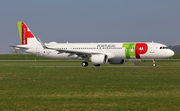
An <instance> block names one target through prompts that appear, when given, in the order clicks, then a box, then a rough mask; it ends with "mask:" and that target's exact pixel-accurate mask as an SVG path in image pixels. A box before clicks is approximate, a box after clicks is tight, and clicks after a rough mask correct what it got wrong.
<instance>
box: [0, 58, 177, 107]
mask: <svg viewBox="0 0 180 111" xmlns="http://www.w3.org/2000/svg"><path fill="white" fill-rule="evenodd" d="M141 63H142V64H143V66H140V67H139V66H135V65H134V63H133V62H126V63H125V64H124V65H115V66H116V67H112V65H110V64H107V65H103V66H102V67H91V66H93V65H92V64H90V67H85V68H84V67H76V66H80V64H81V61H0V106H1V107H0V110H1V111H3V110H5V111H8V110H12V111H16V110H17V111H24V110H27V111H32V110H34V111H37V110H38V111H40V110H47V111H55V110H66V111H68V110H73V111H74V110H77V111H79V110H98V111H99V110H109V111H112V110H121V111H125V110H128V111H129V110H133V111H134V110H135V111H139V110H149V111H150V110H156V111H163V110H164V111H175V110H177V111H179V110H180V104H179V103H180V62H178V61H162V62H161V61H157V62H156V63H157V67H151V64H152V62H141ZM50 66H51V67H50ZM60 66H71V67H60ZM106 66H109V67H106Z"/></svg>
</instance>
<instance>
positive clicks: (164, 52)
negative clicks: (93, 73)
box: [24, 42, 174, 59]
mask: <svg viewBox="0 0 180 111" xmlns="http://www.w3.org/2000/svg"><path fill="white" fill-rule="evenodd" d="M123 44H128V45H129V44H130V43H54V42H53V43H49V44H46V46H48V47H50V48H54V49H60V50H71V51H80V52H81V51H82V52H93V53H95V52H97V53H103V54H106V55H107V56H108V59H162V58H168V57H171V56H173V55H174V52H173V51H172V50H170V49H168V48H167V46H165V45H163V44H160V43H143V44H147V46H146V47H144V46H139V47H137V46H135V45H134V46H133V45H131V46H123ZM131 44H139V43H131ZM140 44H141V43H140ZM28 47H30V48H29V49H28V50H24V51H25V52H28V53H31V54H35V55H37V56H43V57H48V58H54V59H83V58H80V57H78V56H77V55H76V54H74V55H73V54H70V53H65V52H62V53H61V52H60V51H56V50H51V49H43V47H42V46H41V44H34V45H30V46H28ZM146 48H147V49H146ZM137 49H138V51H139V57H137V55H136V51H137ZM143 50H146V52H145V53H142V52H143ZM134 54H135V55H134Z"/></svg>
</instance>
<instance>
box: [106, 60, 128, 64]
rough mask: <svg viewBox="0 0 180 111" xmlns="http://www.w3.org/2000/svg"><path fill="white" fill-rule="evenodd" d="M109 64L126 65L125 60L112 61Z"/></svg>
mask: <svg viewBox="0 0 180 111" xmlns="http://www.w3.org/2000/svg"><path fill="white" fill-rule="evenodd" d="M109 62H110V64H124V63H125V60H124V59H110V60H109Z"/></svg>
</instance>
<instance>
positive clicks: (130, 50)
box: [122, 43, 136, 59]
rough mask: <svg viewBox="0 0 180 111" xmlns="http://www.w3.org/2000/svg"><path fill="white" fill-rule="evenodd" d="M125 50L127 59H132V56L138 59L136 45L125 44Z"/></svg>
mask: <svg viewBox="0 0 180 111" xmlns="http://www.w3.org/2000/svg"><path fill="white" fill-rule="evenodd" d="M122 47H123V48H125V55H126V58H127V59H130V58H131V56H134V57H136V54H135V47H136V43H123V46H122Z"/></svg>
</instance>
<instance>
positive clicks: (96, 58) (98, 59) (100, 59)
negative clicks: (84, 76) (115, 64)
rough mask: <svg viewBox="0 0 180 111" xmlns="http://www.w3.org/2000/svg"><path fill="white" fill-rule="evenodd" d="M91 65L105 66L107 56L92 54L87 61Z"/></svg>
mask: <svg viewBox="0 0 180 111" xmlns="http://www.w3.org/2000/svg"><path fill="white" fill-rule="evenodd" d="M89 60H90V61H91V62H92V63H93V64H106V63H107V61H108V56H107V55H106V54H94V55H92V56H91V58H90V59H89Z"/></svg>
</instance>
